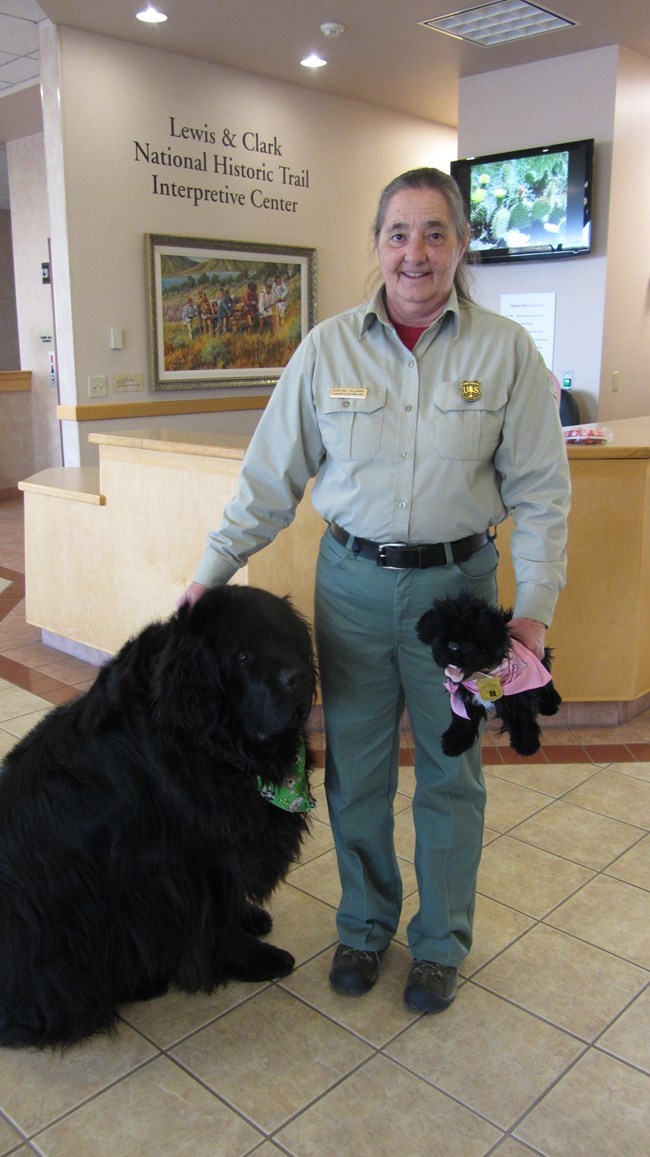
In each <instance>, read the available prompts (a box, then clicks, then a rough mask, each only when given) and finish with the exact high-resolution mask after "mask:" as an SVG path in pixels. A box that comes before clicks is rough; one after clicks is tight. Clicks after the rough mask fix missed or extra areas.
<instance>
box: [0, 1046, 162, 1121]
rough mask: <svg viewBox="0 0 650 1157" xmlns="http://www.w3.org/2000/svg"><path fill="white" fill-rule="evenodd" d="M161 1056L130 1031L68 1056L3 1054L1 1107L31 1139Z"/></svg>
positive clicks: (9, 1051) (16, 1051) (12, 1051)
mask: <svg viewBox="0 0 650 1157" xmlns="http://www.w3.org/2000/svg"><path fill="white" fill-rule="evenodd" d="M156 1052H157V1050H156V1049H155V1048H153V1047H152V1045H150V1044H149V1042H148V1041H145V1040H144V1039H143V1037H141V1036H140V1035H139V1033H136V1032H134V1031H133V1029H131V1028H129V1027H128V1026H127V1025H123V1026H121V1027H120V1029H119V1032H118V1033H116V1035H115V1036H113V1037H106V1036H103V1037H93V1038H92V1040H89V1041H88V1042H87V1043H85V1044H82V1045H78V1046H77V1047H75V1048H71V1049H69V1050H68V1051H67V1052H65V1053H63V1054H60V1053H58V1052H36V1051H34V1050H32V1049H1V1050H0V1106H1V1107H2V1109H3V1111H4V1112H5V1113H6V1115H7V1116H8V1117H9V1118H10V1119H11V1120H12V1121H13V1122H14V1124H15V1125H17V1126H18V1128H19V1129H22V1130H23V1132H24V1133H30V1134H31V1133H33V1132H35V1131H36V1130H37V1129H43V1128H45V1126H46V1125H48V1124H50V1122H52V1121H54V1120H55V1119H56V1118H57V1117H60V1116H61V1115H62V1114H63V1113H67V1112H69V1110H70V1109H74V1108H75V1107H76V1106H78V1105H80V1104H81V1103H82V1102H83V1101H85V1100H87V1098H88V1097H92V1096H94V1095H95V1094H96V1093H98V1092H100V1091H101V1090H102V1089H104V1088H106V1086H107V1085H110V1084H112V1083H113V1082H114V1081H117V1080H119V1079H120V1077H123V1076H125V1075H126V1074H127V1073H129V1072H131V1071H132V1070H133V1069H135V1068H137V1067H138V1066H139V1065H142V1064H144V1062H145V1061H148V1060H150V1059H151V1058H152V1057H154V1056H155V1055H156Z"/></svg>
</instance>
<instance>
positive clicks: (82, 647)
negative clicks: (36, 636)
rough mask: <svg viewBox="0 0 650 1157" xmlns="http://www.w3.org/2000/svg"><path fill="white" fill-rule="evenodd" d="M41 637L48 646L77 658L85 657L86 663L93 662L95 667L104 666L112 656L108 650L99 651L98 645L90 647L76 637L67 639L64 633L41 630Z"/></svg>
mask: <svg viewBox="0 0 650 1157" xmlns="http://www.w3.org/2000/svg"><path fill="white" fill-rule="evenodd" d="M41 638H42V640H43V643H44V644H45V646H46V647H53V648H54V650H55V651H63V652H64V654H66V655H72V656H73V657H74V658H75V659H83V661H84V663H92V665H93V667H102V666H103V665H104V663H105V662H106V660H107V659H110V658H111V656H110V655H109V653H108V652H107V651H98V650H97V648H96V647H88V646H86V644H85V643H75V641H74V639H66V638H65V637H64V636H63V635H55V634H54V632H53V631H46V630H45V629H43V630H42V631H41Z"/></svg>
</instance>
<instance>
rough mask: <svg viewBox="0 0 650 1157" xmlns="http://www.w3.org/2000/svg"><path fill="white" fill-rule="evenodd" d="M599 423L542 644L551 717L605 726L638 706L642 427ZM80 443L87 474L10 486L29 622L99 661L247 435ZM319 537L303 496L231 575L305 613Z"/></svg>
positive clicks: (641, 701) (156, 599) (506, 574)
mask: <svg viewBox="0 0 650 1157" xmlns="http://www.w3.org/2000/svg"><path fill="white" fill-rule="evenodd" d="M609 428H610V429H611V430H612V432H613V435H614V438H613V441H612V442H611V443H609V444H607V445H604V446H577V447H570V448H569V458H570V462H571V475H572V482H573V506H572V511H571V516H570V524H569V577H568V583H567V588H566V590H565V591H564V592H563V594H562V596H561V598H560V601H559V604H558V608H557V612H556V616H555V619H554V622H553V626H552V629H551V631H550V632H549V642H550V644H551V645H552V646H554V648H555V650H556V663H555V677H556V682H557V685H558V687H559V689H560V692H561V694H562V695H563V698H564V699H565V702H566V703H567V704H568V705H569V706H568V713H563V720H564V721H568V722H573V723H575V724H578V723H581V722H583V723H587V722H592V721H594V720H595V719H596V718H597V719H598V720H599V721H602V722H607V723H615V722H618V721H622V720H624V719H626V718H629V717H630V716H631V715H633V714H635V713H637V712H638V711H640V710H642V709H644V708H645V707H646V706H648V705H650V614H649V610H650V606H649V604H650V417H648V418H632V419H626V420H623V421H617V422H611V423H609ZM90 441H91V442H94V443H97V444H98V446H99V467H98V468H88V467H85V468H74V467H62V468H59V469H52V470H44V471H42V472H41V473H40V474H36V475H34V477H32V478H29V479H27V480H26V481H24V482H21V483H20V487H21V489H22V490H23V491H24V492H25V539H26V591H27V618H28V620H29V622H30V623H33V624H35V625H37V626H39V627H41V628H43V630H44V632H46V634H45V637H46V639H47V641H48V642H51V643H54V644H55V645H59V646H61V647H62V648H64V649H66V650H70V651H72V652H73V653H81V654H85V653H88V654H91V653H92V652H99V653H105V654H112V653H114V652H115V651H116V650H117V649H118V648H119V647H120V646H121V645H122V643H123V642H124V641H125V640H126V639H127V638H128V637H129V635H131V634H133V633H134V632H135V631H138V630H140V629H141V628H142V627H143V626H144V625H145V624H146V623H148V622H150V621H151V620H152V619H154V618H159V617H166V616H167V615H169V614H170V613H171V612H172V611H173V609H174V606H175V603H176V599H177V597H178V596H179V595H180V593H181V592H182V590H183V589H184V588H185V586H186V585H187V583H188V582H189V581H190V580H191V578H192V576H193V573H194V570H195V567H196V565H197V562H198V559H199V557H200V555H201V552H202V549H203V543H204V541H205V534H206V532H207V531H208V530H209V529H211V528H213V527H215V526H217V525H218V524H219V521H220V515H221V511H222V510H223V507H224V505H225V503H226V502H227V501H228V499H229V498H230V496H231V495H232V494H233V493H234V491H235V488H236V485H237V479H238V476H239V470H240V464H241V460H242V457H243V455H244V451H245V449H246V445H247V441H248V440H247V439H246V438H243V437H238V436H234V435H232V436H224V435H218V434H199V433H190V432H186V431H183V432H180V431H174V430H160V429H143V430H139V431H131V432H129V433H125V434H120V433H114V434H110V433H105V434H91V435H90ZM323 528H324V523H323V521H322V519H321V518H320V517H319V515H317V514H316V512H315V511H314V510H313V508H312V506H311V503H310V502H309V500H308V495H307V496H306V498H305V500H304V501H303V502H302V503H301V504H300V507H299V509H298V512H297V515H296V519H295V521H294V522H293V524H292V525H291V526H290V527H288V528H287V529H286V530H284V531H282V533H281V534H280V535H279V536H278V538H277V539H276V541H275V542H274V543H273V544H272V545H271V546H270V547H267V548H266V549H265V550H264V551H262V552H260V553H259V554H258V555H256V556H255V557H254V558H252V559H251V560H250V562H249V565H248V567H247V568H246V570H245V571H242V572H241V573H240V574H239V575H238V576H237V580H236V581H239V582H244V583H250V584H252V585H255V586H263V587H266V588H268V589H269V590H272V591H275V592H276V593H278V594H291V595H292V597H293V599H294V602H295V603H296V605H297V606H298V608H299V609H300V610H301V611H302V612H303V613H304V614H305V615H306V616H307V617H308V618H311V608H312V590H313V573H314V564H315V558H316V553H317V550H318V542H319V540H320V536H321V534H322V531H323ZM508 540H509V527H508V524H505V525H504V526H502V527H500V528H499V536H498V545H499V549H500V553H501V563H500V567H499V591H500V598H501V601H502V603H504V604H506V605H507V604H510V603H511V601H512V598H513V589H514V587H513V578H512V570H511V566H510V561H509V551H508ZM79 648H81V649H79ZM594 704H598V708H597V713H596V711H595V710H594V709H593V707H591V708H590V705H594Z"/></svg>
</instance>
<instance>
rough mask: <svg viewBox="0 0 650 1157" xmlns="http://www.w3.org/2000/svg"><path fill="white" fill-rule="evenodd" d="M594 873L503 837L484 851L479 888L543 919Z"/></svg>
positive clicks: (513, 906) (479, 875)
mask: <svg viewBox="0 0 650 1157" xmlns="http://www.w3.org/2000/svg"><path fill="white" fill-rule="evenodd" d="M591 875H592V873H591V872H590V871H589V870H588V869H587V868H582V867H579V866H578V865H577V864H571V863H569V861H568V860H564V859H560V858H559V857H558V856H553V855H551V854H550V853H549V852H545V851H543V849H542V848H534V847H532V845H530V844H524V843H522V842H521V841H520V840H515V839H512V838H511V837H510V836H502V837H501V839H499V840H495V841H494V843H492V844H489V845H488V847H487V848H485V849H484V851H483V858H482V860H481V866H480V868H479V874H478V890H479V892H480V893H481V895H483V896H489V897H491V899H493V900H499V901H500V902H501V903H503V904H507V905H509V906H510V907H511V908H516V909H517V911H519V912H524V913H526V915H528V916H533V917H536V918H539V917H541V916H543V915H544V914H545V913H546V912H549V911H550V910H551V909H552V908H554V907H555V906H556V905H557V904H560V903H561V902H562V900H565V899H566V897H567V896H570V895H571V893H572V892H574V891H575V890H576V888H579V887H580V886H581V884H585V883H586V882H587V880H589V879H590V877H591Z"/></svg>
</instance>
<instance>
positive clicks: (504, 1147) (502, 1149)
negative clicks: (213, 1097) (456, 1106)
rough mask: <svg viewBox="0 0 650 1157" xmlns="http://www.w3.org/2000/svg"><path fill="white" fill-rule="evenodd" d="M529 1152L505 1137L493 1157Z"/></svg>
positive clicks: (516, 1156)
mask: <svg viewBox="0 0 650 1157" xmlns="http://www.w3.org/2000/svg"><path fill="white" fill-rule="evenodd" d="M530 1153H531V1151H530V1149H529V1148H528V1146H527V1145H522V1144H520V1142H519V1141H516V1140H515V1138H514V1137H507V1138H506V1140H505V1141H504V1142H503V1144H501V1145H499V1148H498V1149H495V1150H494V1157H530ZM256 1157H257V1155H256Z"/></svg>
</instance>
